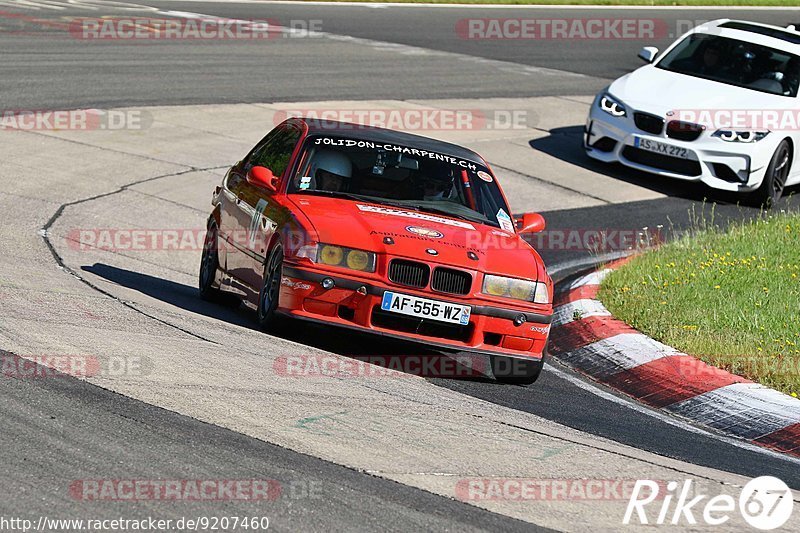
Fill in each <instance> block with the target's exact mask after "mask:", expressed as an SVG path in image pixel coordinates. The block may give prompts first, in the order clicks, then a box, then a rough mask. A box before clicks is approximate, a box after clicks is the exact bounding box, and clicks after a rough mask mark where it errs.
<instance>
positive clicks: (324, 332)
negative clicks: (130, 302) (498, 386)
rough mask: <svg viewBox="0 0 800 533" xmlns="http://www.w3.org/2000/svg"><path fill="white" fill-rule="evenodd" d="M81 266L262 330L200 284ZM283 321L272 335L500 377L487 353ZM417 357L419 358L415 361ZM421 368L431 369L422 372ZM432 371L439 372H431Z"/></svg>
mask: <svg viewBox="0 0 800 533" xmlns="http://www.w3.org/2000/svg"><path fill="white" fill-rule="evenodd" d="M81 270H83V271H84V272H89V273H91V274H94V275H95V276H98V277H100V278H103V279H105V280H107V281H110V282H112V283H115V284H117V285H120V286H122V287H126V288H128V289H132V290H135V291H137V292H140V293H142V294H144V295H147V296H149V297H151V298H154V299H156V300H160V301H162V302H164V303H166V304H169V305H172V306H175V307H178V308H180V309H183V310H185V311H189V312H190V313H194V314H197V315H201V316H205V317H208V318H213V319H216V320H220V321H222V322H226V323H229V324H234V325H237V326H240V327H244V328H248V329H251V330H254V331H258V330H259V328H258V325H257V323H256V321H255V315H254V313H253V312H251V311H250V310H249V309H247V308H245V307H244V306H239V307H235V308H234V307H232V306H230V305H224V304H217V303H211V302H206V301H205V300H202V299H200V295H199V293H198V291H197V289H196V288H195V287H191V286H189V285H184V284H182V283H177V282H174V281H170V280H167V279H163V278H158V277H155V276H150V275H148V274H144V273H141V272H134V271H131V270H127V269H124V268H119V267H115V266H112V265H107V264H104V263H95V264H94V265H91V266H83V267H81ZM278 320H279V322H278V324H277V326H276V327H275V329H274V330H273V331H270V332H269V334H270V335H274V336H276V337H279V338H282V339H286V340H290V341H293V342H298V343H301V344H305V345H307V346H311V347H314V348H318V349H320V350H324V351H327V352H332V353H336V354H339V355H343V356H346V357H350V358H353V359H358V360H361V361H368V362H369V363H372V364H375V365H377V366H381V367H384V368H388V369H391V370H399V371H404V370H406V371H405V373H410V374H413V375H422V377H426V378H427V377H435V378H437V379H441V378H442V377H444V378H447V379H458V380H463V381H477V382H492V383H494V382H495V381H494V380H493V379H491V378H489V377H487V372H490V371H489V370H488V369H489V368H490V364H489V360H488V357H485V356H481V355H474V354H466V353H464V352H461V353H457V354H456V353H443V352H439V351H435V350H431V349H429V348H427V347H426V346H425V345H423V344H417V343H412V342H405V341H401V340H397V339H391V338H386V337H381V336H378V335H370V334H366V333H359V332H356V331H350V330H345V329H341V328H336V327H332V326H326V325H324V324H314V323H312V322H307V321H300V320H293V319H290V318H285V317H279V318H278ZM411 358H415V359H414V360H411ZM420 359H422V360H423V361H425V362H427V366H425V365H422V364H417V360H420ZM418 368H424V369H427V370H420V371H417V370H416V369H418ZM431 372H433V375H430V374H431Z"/></svg>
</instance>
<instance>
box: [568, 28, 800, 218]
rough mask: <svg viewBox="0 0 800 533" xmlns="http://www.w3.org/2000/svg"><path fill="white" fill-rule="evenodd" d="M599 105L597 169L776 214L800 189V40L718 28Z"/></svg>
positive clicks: (588, 136)
mask: <svg viewBox="0 0 800 533" xmlns="http://www.w3.org/2000/svg"><path fill="white" fill-rule="evenodd" d="M639 57H640V58H642V59H643V60H644V61H646V62H647V63H648V64H647V65H645V66H643V67H640V68H638V69H637V70H635V71H633V72H631V73H630V74H626V75H625V76H622V77H621V78H619V79H617V80H616V81H614V83H612V84H611V85H610V86H609V87H607V88H606V89H605V90H603V91H601V92H600V94H598V95H597V97H596V98H595V100H594V103H593V104H592V107H591V110H590V112H589V117H588V119H587V122H586V128H585V135H584V141H583V143H584V148H585V149H586V152H587V153H588V155H589V156H590V157H592V158H594V159H597V160H600V161H605V162H619V163H622V164H623V165H626V166H629V167H633V168H637V169H639V170H643V171H646V172H650V173H653V174H657V175H659V176H665V177H670V178H678V179H683V180H689V181H702V182H703V183H705V184H707V185H708V186H710V187H712V188H715V189H720V190H725V191H735V192H739V193H742V194H745V195H746V196H747V197H748V199H749V200H751V201H752V202H753V203H755V204H756V205H764V206H767V207H770V206H772V205H773V204H774V203H775V202H776V201H777V199H778V198H780V196H781V194H782V193H783V190H784V188H785V187H786V186H789V185H794V184H796V183H800V165H798V164H797V158H798V153H799V152H800V101H799V100H798V85H800V33H798V32H797V31H795V29H794V27H793V26H789V27H788V28H779V27H777V26H769V25H765V24H757V23H753V22H742V21H735V20H728V19H723V20H715V21H713V22H708V23H706V24H703V25H701V26H698V27H696V28H694V29H693V30H691V31H689V32H688V33H686V34H684V35H683V36H681V37H680V38H679V39H678V40H677V41H675V42H674V43H673V44H672V45H671V46H670V47H669V48H667V49H666V50H665V51H664V52H663V53H661V54H659V53H658V49H657V48H654V47H645V48H643V49H642V51H641V52H639Z"/></svg>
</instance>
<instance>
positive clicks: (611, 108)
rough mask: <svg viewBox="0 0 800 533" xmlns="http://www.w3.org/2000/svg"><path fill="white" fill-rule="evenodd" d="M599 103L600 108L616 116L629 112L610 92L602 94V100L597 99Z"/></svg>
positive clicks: (622, 115)
mask: <svg viewBox="0 0 800 533" xmlns="http://www.w3.org/2000/svg"><path fill="white" fill-rule="evenodd" d="M597 105H598V106H600V109H602V110H603V111H605V112H606V113H608V114H609V115H613V116H615V117H624V116H625V115H627V114H628V112H627V111H626V110H625V106H624V105H622V104H621V103H620V102H619V101H617V100H615V99H614V98H612V97H611V95H608V94H604V95H603V96H601V97H600V100H598V101H597Z"/></svg>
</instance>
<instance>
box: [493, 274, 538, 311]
mask: <svg viewBox="0 0 800 533" xmlns="http://www.w3.org/2000/svg"><path fill="white" fill-rule="evenodd" d="M482 292H483V293H484V294H488V295H490V296H500V297H503V298H513V299H514V300H524V301H526V302H534V303H537V304H547V303H550V297H549V295H548V293H547V285H546V284H544V283H541V282H538V281H528V280H525V279H517V278H505V277H503V276H492V275H491V274H486V276H484V278H483V291H482Z"/></svg>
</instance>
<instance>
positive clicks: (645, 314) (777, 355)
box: [599, 213, 800, 397]
mask: <svg viewBox="0 0 800 533" xmlns="http://www.w3.org/2000/svg"><path fill="white" fill-rule="evenodd" d="M599 297H600V300H601V301H602V302H603V304H604V305H605V306H606V307H607V308H608V309H609V311H611V313H613V314H614V316H616V317H617V318H619V319H621V320H623V321H625V322H627V323H628V324H630V325H631V326H633V327H635V328H636V329H638V330H639V331H641V332H642V333H645V334H646V335H649V336H650V337H653V338H654V339H657V340H659V341H661V342H663V343H665V344H668V345H670V346H673V347H675V348H677V349H678V350H681V351H682V352H685V353H688V354H690V355H693V356H695V357H698V358H700V359H702V360H703V361H705V362H706V363H709V364H712V365H714V366H718V367H721V368H724V369H726V370H729V371H731V372H733V373H735V374H738V375H741V376H744V377H746V378H749V379H752V380H754V381H757V382H760V383H763V384H764V385H767V386H769V387H773V388H776V389H778V390H781V391H783V392H786V393H788V394H791V395H792V396H795V397H797V395H798V394H800V214H797V213H791V214H790V213H780V214H775V215H769V216H763V217H761V218H759V219H757V220H755V221H751V222H745V223H739V224H736V225H734V226H732V227H730V228H728V229H727V230H726V231H724V232H723V231H721V230H719V229H717V228H715V227H706V228H700V229H697V230H694V231H692V232H690V233H689V234H687V235H685V236H683V237H681V238H679V239H677V240H676V241H674V242H672V243H669V244H666V245H664V246H663V247H661V248H659V249H657V250H654V251H651V252H648V253H645V254H643V255H641V256H638V257H636V258H634V259H633V260H631V261H630V262H629V263H627V264H625V265H624V266H622V267H621V268H620V269H618V270H615V271H614V272H612V273H611V274H610V275H609V276H608V277H607V278H606V279H605V280H604V282H603V284H602V285H601V287H600V293H599Z"/></svg>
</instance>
